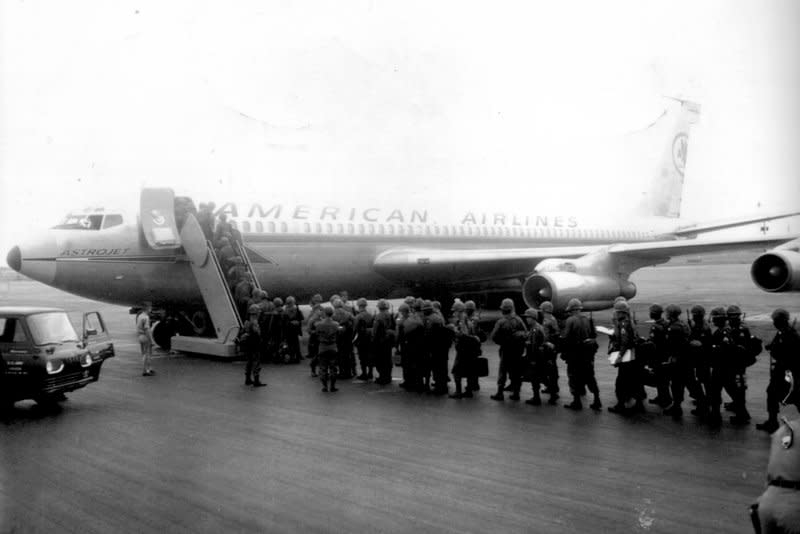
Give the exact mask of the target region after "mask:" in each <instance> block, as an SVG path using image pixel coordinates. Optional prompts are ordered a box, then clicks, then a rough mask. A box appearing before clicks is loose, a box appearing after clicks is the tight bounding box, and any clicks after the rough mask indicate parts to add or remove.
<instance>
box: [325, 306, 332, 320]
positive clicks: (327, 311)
mask: <svg viewBox="0 0 800 534" xmlns="http://www.w3.org/2000/svg"><path fill="white" fill-rule="evenodd" d="M322 313H324V314H325V317H333V308H331V307H330V306H323V307H322Z"/></svg>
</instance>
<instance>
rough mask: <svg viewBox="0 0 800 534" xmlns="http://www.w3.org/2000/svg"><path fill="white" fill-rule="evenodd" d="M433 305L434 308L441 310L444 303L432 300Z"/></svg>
mask: <svg viewBox="0 0 800 534" xmlns="http://www.w3.org/2000/svg"><path fill="white" fill-rule="evenodd" d="M431 306H433V309H434V310H440V311H441V309H442V303H441V302H439V301H438V300H432V301H431Z"/></svg>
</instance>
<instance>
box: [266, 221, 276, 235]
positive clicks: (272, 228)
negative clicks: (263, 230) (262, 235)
mask: <svg viewBox="0 0 800 534" xmlns="http://www.w3.org/2000/svg"><path fill="white" fill-rule="evenodd" d="M267 232H269V233H271V234H274V233H275V223H274V222H272V221H270V222H268V223H267Z"/></svg>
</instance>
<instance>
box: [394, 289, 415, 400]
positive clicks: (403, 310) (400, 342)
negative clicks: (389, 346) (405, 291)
mask: <svg viewBox="0 0 800 534" xmlns="http://www.w3.org/2000/svg"><path fill="white" fill-rule="evenodd" d="M410 316H411V307H410V306H409V305H408V304H406V302H405V301H404V302H403V303H402V304H401V305H400V306H399V307H398V308H397V318H396V319H395V330H396V331H397V340H396V346H397V351H398V352H399V353H400V367H401V368H402V369H403V381H402V382H400V387H401V388H403V389H408V388H409V387H410V386H411V375H410V374H409V372H408V371H409V363H408V361H407V359H408V354H407V353H406V351H405V343H406V341H405V328H404V327H403V325H404V323H405V322H406V320H407V319H408V318H409V317H410Z"/></svg>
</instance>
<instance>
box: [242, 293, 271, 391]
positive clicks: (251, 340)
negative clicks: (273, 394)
mask: <svg viewBox="0 0 800 534" xmlns="http://www.w3.org/2000/svg"><path fill="white" fill-rule="evenodd" d="M260 312H261V309H260V308H259V307H258V306H255V305H253V306H250V309H248V310H247V320H246V321H245V322H244V326H242V330H241V332H239V337H238V342H239V349H240V350H241V351H243V352H244V353H245V356H246V357H247V365H246V366H245V368H244V377H245V378H244V385H245V386H250V385H252V386H253V387H256V388H257V387H262V386H266V384H265V383H263V382H261V378H260V375H261V358H260V354H259V350H258V348H259V346H260V345H261V339H260V338H261V328H260V327H259V325H258V315H259V313H260ZM251 375H252V379H251Z"/></svg>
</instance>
